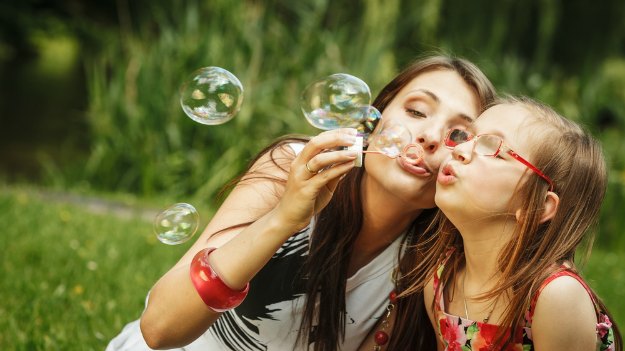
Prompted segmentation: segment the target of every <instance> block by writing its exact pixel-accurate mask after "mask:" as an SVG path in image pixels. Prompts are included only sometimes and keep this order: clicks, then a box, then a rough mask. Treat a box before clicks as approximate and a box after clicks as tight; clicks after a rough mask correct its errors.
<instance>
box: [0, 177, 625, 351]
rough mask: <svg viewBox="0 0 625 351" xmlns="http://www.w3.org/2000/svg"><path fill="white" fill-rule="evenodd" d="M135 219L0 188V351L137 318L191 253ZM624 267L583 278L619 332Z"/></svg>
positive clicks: (611, 265) (591, 270)
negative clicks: (159, 282)
mask: <svg viewBox="0 0 625 351" xmlns="http://www.w3.org/2000/svg"><path fill="white" fill-rule="evenodd" d="M200 212H202V211H200ZM133 213H134V215H133ZM137 213H138V212H136V213H135V212H130V214H131V216H130V218H122V217H120V215H119V213H117V214H113V213H110V212H106V211H104V212H102V213H99V214H97V213H93V212H92V211H91V210H89V209H88V207H86V206H84V204H71V203H62V202H57V201H50V200H49V197H45V196H42V195H41V193H39V192H37V191H36V190H35V189H33V188H6V187H5V188H1V187H0V226H1V227H2V228H4V230H3V249H2V251H1V252H2V253H1V254H0V265H1V271H2V275H3V277H2V279H1V280H0V296H2V303H1V304H0V350H103V349H104V348H105V346H106V344H107V343H108V341H109V340H110V339H111V338H112V337H113V336H115V335H116V334H117V333H118V332H119V331H120V330H121V328H122V327H123V326H124V325H125V324H126V323H127V322H129V321H131V320H134V319H136V318H138V317H139V315H140V313H141V311H142V309H143V303H144V298H145V294H146V292H147V291H148V289H150V287H151V286H152V284H153V283H154V282H155V281H156V279H158V277H159V276H160V275H161V274H163V273H164V272H165V271H166V270H167V269H168V268H169V267H170V266H171V265H172V264H173V263H174V262H175V261H176V260H177V259H178V257H180V255H182V253H183V252H184V251H185V250H186V249H187V248H188V246H189V245H190V244H189V243H187V244H183V245H179V246H167V245H163V244H161V243H159V242H158V241H157V240H156V238H155V237H154V235H153V234H152V229H151V223H150V222H149V221H148V220H146V219H141V216H139V215H138V214H137ZM204 220H206V219H204ZM624 265H625V253H623V252H622V251H621V252H616V251H612V250H609V251H608V250H602V249H596V250H595V251H594V253H593V255H592V257H591V260H590V261H589V263H588V264H587V267H586V269H585V275H586V277H587V279H588V281H589V282H590V284H591V286H592V287H593V288H595V289H596V290H597V292H598V293H599V295H600V296H601V297H602V298H604V300H605V301H606V303H607V304H608V306H610V308H611V309H612V311H613V313H614V315H615V316H616V321H618V322H620V324H621V325H624V324H623V323H625V314H624V312H625V298H624V297H625V271H623V269H622V267H623V266H624Z"/></svg>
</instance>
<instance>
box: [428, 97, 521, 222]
mask: <svg viewBox="0 0 625 351" xmlns="http://www.w3.org/2000/svg"><path fill="white" fill-rule="evenodd" d="M527 118H528V111H527V110H526V109H525V108H524V107H522V106H520V105H510V104H505V105H496V106H494V107H491V108H489V109H488V110H486V111H485V112H484V113H483V114H482V115H481V116H480V117H479V118H478V119H477V120H476V122H475V123H474V124H473V126H472V127H471V128H470V129H471V131H472V132H473V134H475V135H481V134H491V135H497V136H499V137H500V138H501V139H503V143H504V146H502V147H501V149H500V150H501V151H500V154H499V155H498V156H496V157H493V156H483V155H479V154H478V153H477V152H476V148H475V147H474V146H475V143H476V142H475V141H468V142H465V143H463V144H459V145H457V146H456V147H455V148H454V149H453V151H452V154H451V156H450V157H449V159H447V160H446V161H445V162H444V163H443V166H442V167H441V169H440V172H439V176H438V181H437V187H436V204H437V205H438V206H439V207H440V209H441V210H442V211H443V212H444V213H445V215H447V216H448V217H449V218H450V219H452V221H454V219H455V218H457V219H470V220H478V219H480V218H493V219H495V218H501V216H499V215H501V214H504V215H512V216H514V214H515V211H516V207H515V204H514V203H512V198H513V194H514V193H515V191H516V190H517V188H518V186H519V185H520V182H521V179H522V178H523V176H524V175H525V174H532V171H531V170H529V169H528V168H527V166H525V165H524V164H523V163H521V162H519V161H518V160H516V159H514V158H513V157H512V156H510V154H509V153H508V152H507V151H508V150H514V151H515V152H516V153H517V154H519V155H520V156H521V157H523V158H525V159H526V160H528V161H529V162H532V159H531V152H530V148H529V147H530V145H531V144H530V142H529V141H528V140H531V135H532V133H531V131H532V127H529V126H527V125H524V122H527ZM454 222H455V221H454Z"/></svg>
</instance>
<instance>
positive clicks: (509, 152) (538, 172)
mask: <svg viewBox="0 0 625 351" xmlns="http://www.w3.org/2000/svg"><path fill="white" fill-rule="evenodd" d="M508 154H509V155H510V156H512V157H514V158H515V159H517V160H518V161H519V162H521V163H522V164H524V165H526V166H527V167H528V168H529V169H531V170H532V171H534V173H536V174H538V176H540V177H541V178H543V179H544V180H546V181H547V183H549V191H553V181H551V179H550V178H549V177H547V176H546V175H545V174H544V173H543V172H541V171H540V170H539V169H538V168H536V167H534V165H533V164H531V163H530V162H529V161H528V160H526V159H524V158H523V157H521V156H519V154H517V153H516V152H514V151H512V150H508Z"/></svg>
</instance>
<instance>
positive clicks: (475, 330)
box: [434, 250, 614, 351]
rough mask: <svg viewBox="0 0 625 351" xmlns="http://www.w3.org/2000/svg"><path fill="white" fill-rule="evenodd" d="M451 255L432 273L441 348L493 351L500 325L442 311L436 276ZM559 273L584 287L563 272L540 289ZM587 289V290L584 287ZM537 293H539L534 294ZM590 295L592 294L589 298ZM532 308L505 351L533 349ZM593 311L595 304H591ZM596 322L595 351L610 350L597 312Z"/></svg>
mask: <svg viewBox="0 0 625 351" xmlns="http://www.w3.org/2000/svg"><path fill="white" fill-rule="evenodd" d="M452 253H453V250H450V251H449V252H448V254H447V257H446V258H445V259H444V260H443V262H442V263H441V265H440V266H439V268H438V269H437V271H436V273H435V274H434V305H435V313H436V318H437V319H438V334H439V336H440V338H441V340H442V341H443V344H444V345H445V350H447V351H471V350H475V351H491V350H495V341H496V340H495V338H496V337H497V333H498V332H499V330H500V329H501V328H502V327H501V326H498V325H494V324H488V323H482V322H476V321H472V320H468V319H465V318H461V317H458V316H454V315H450V314H447V313H445V311H444V308H445V306H444V301H445V300H444V298H443V290H444V289H443V287H442V284H440V277H441V275H442V272H443V269H444V267H445V263H446V262H447V260H448V259H449V257H450V256H451V254H452ZM561 274H566V275H570V276H572V277H574V278H576V279H578V280H579V281H580V282H581V283H582V285H584V287H586V284H585V283H584V282H583V281H582V280H581V278H579V277H578V276H577V275H575V274H574V273H572V272H570V271H565V273H562V272H558V273H557V274H554V275H553V276H552V277H550V278H549V279H547V280H546V281H545V283H543V285H542V286H543V287H544V286H545V285H546V284H547V283H548V282H549V281H551V280H553V279H554V278H555V277H557V276H560V275H561ZM586 289H587V290H588V288H587V287H586ZM538 292H540V290H539V291H538ZM591 296H592V295H591ZM537 298H538V294H537V295H536V296H535V297H534V301H535V300H537ZM533 307H534V304H532V306H530V309H529V310H528V311H527V312H526V313H525V316H524V317H525V322H526V323H525V325H526V326H525V327H519V328H518V329H517V330H516V331H515V333H514V337H513V340H512V341H513V342H512V343H510V344H509V345H507V346H506V348H505V349H504V350H505V351H531V350H534V343H533V342H532V328H531V321H532V315H533ZM595 308H596V305H595ZM598 316H599V318H598V323H597V350H599V351H614V334H613V330H612V322H611V321H610V319H609V318H608V316H607V315H605V314H604V313H603V312H599V313H598ZM505 333H506V334H504V339H507V337H508V335H509V333H510V329H509V328H507V330H506V331H505Z"/></svg>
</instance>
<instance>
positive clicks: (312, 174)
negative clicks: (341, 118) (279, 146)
mask: <svg viewBox="0 0 625 351" xmlns="http://www.w3.org/2000/svg"><path fill="white" fill-rule="evenodd" d="M355 138H356V130H355V129H336V130H332V131H327V132H323V133H321V134H319V135H317V136H316V137H314V138H312V139H311V140H310V141H309V142H308V143H307V144H306V146H305V147H304V149H303V150H302V151H301V152H300V154H299V155H298V156H297V157H296V158H295V159H294V160H293V162H292V163H291V169H290V172H289V178H288V180H287V183H286V187H285V191H284V194H283V196H282V199H281V200H280V202H279V203H278V206H277V207H276V209H275V210H276V214H277V215H278V216H279V217H280V218H281V219H282V221H283V222H284V223H285V225H287V226H290V227H291V228H292V229H293V232H295V231H298V230H300V229H302V228H304V227H305V226H306V225H308V223H309V222H310V219H311V218H312V216H313V215H315V214H316V213H318V212H319V211H320V210H321V209H323V208H324V207H325V206H326V205H327V204H328V202H329V201H330V199H331V198H332V194H333V193H334V190H335V189H336V186H337V185H338V182H339V181H340V180H341V177H342V176H343V175H345V174H346V173H347V172H348V171H349V170H350V169H352V168H353V167H354V160H355V159H356V157H357V155H358V153H357V152H356V151H349V150H338V151H337V150H336V149H337V148H339V147H343V146H351V145H353V144H354V142H355V140H356V139H355Z"/></svg>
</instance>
